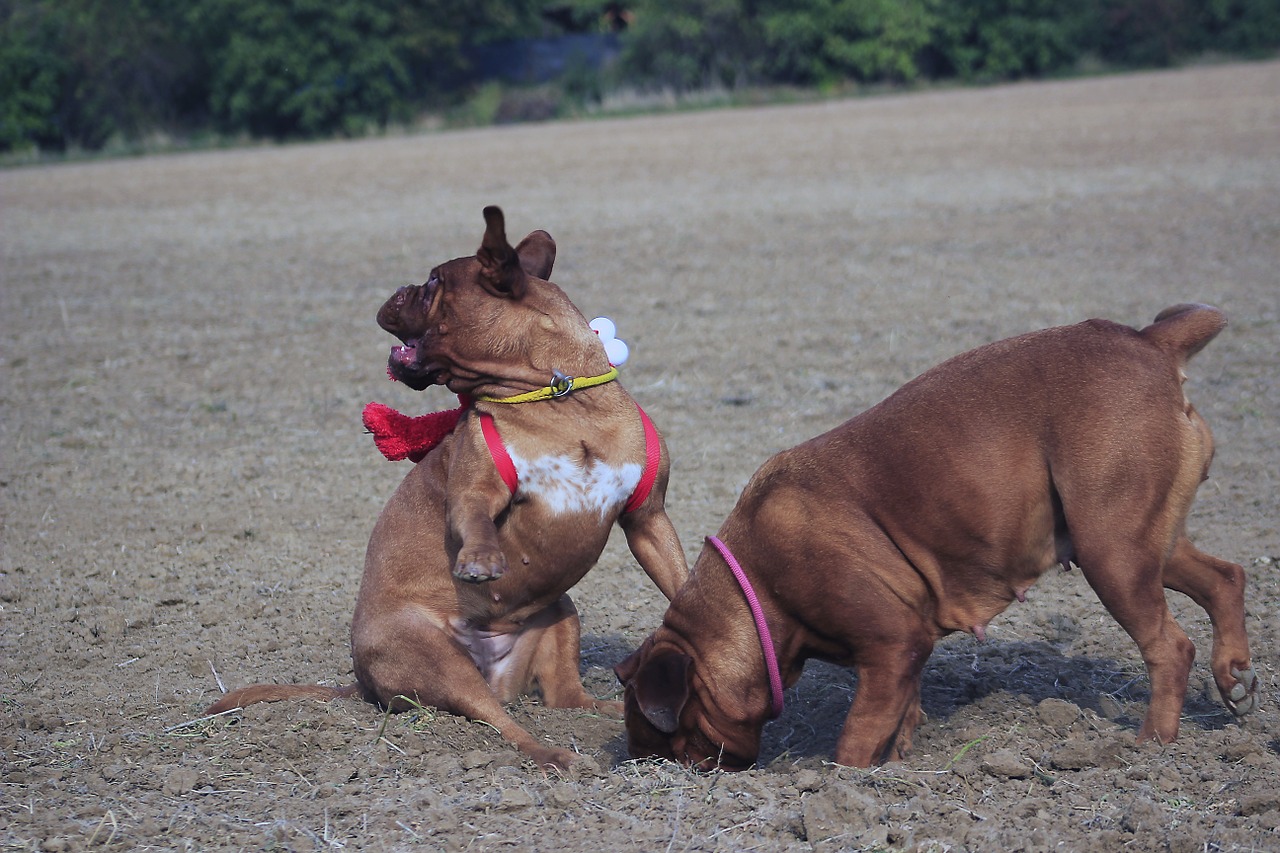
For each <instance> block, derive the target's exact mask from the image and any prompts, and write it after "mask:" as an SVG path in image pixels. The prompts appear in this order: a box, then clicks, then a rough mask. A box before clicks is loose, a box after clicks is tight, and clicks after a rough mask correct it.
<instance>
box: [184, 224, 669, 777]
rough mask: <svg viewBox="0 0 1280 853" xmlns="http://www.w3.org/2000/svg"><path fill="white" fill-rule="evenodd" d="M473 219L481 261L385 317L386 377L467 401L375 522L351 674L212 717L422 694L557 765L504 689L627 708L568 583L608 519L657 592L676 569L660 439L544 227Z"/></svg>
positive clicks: (439, 278) (242, 695)
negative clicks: (581, 668) (591, 652)
mask: <svg viewBox="0 0 1280 853" xmlns="http://www.w3.org/2000/svg"><path fill="white" fill-rule="evenodd" d="M484 216H485V222H486V224H487V229H486V231H485V235H484V240H483V243H482V245H481V247H480V250H479V251H478V252H477V253H476V255H475V256H474V257H467V258H458V259H456V260H452V261H449V262H447V263H445V264H441V265H440V266H438V267H436V268H435V269H434V270H432V271H431V276H430V278H429V279H428V280H427V282H426V284H423V285H421V286H415V287H403V288H401V289H400V290H399V291H397V292H396V294H395V295H394V296H392V297H391V298H390V299H389V300H388V301H387V302H386V304H385V305H383V306H382V308H381V309H380V310H379V312H378V323H379V325H381V326H382V327H383V328H384V329H386V330H387V331H389V332H391V333H392V334H394V335H396V336H397V337H398V338H399V339H400V340H401V341H402V342H403V345H402V346H398V347H395V348H394V349H393V350H392V353H391V357H390V360H389V363H388V370H389V372H390V373H391V375H392V376H393V377H394V378H397V379H400V380H401V381H404V382H406V383H407V384H409V385H410V386H412V387H414V388H417V389H422V388H425V387H427V386H429V385H433V384H438V385H445V386H447V387H448V388H449V389H450V390H451V391H453V392H455V393H457V394H459V395H465V396H466V398H468V399H469V400H470V401H471V403H470V405H469V406H468V407H467V408H465V409H463V410H462V411H461V412H460V413H459V414H458V421H457V425H456V427H454V429H453V430H452V432H450V433H448V434H447V435H445V436H444V438H443V439H442V440H441V442H440V444H439V445H438V446H436V447H435V448H434V449H433V450H431V451H429V452H427V453H426V455H425V457H424V458H422V460H421V461H420V462H419V463H418V464H416V465H415V466H414V468H413V470H412V471H410V472H409V474H408V476H406V477H405V479H404V481H403V482H402V483H401V484H400V487H399V488H398V489H397V490H396V492H395V494H394V495H393V496H392V497H391V500H390V501H389V502H388V503H387V506H386V508H385V509H384V510H383V511H382V515H381V516H380V517H379V519H378V522H377V524H376V525H375V527H374V529H373V534H372V537H371V538H370V540H369V548H368V551H367V553H366V556H365V568H364V577H363V579H362V581H361V584H360V594H359V598H358V600H357V602H356V609H355V615H354V616H353V617H352V620H351V652H352V658H353V660H354V663H355V674H356V680H357V683H356V684H352V685H349V686H347V687H341V688H331V687H322V686H300V685H299V686H281V685H256V686H253V687H246V688H242V689H240V690H236V691H233V692H231V693H228V694H227V695H225V696H223V697H222V698H221V699H220V700H219V701H218V702H217V703H215V704H214V705H213V706H212V707H211V708H210V709H209V713H219V712H222V711H226V710H230V709H234V708H237V707H243V706H245V705H248V704H250V703H252V702H261V701H273V700H279V699H288V698H297V697H311V698H318V699H332V698H336V697H340V696H361V697H363V698H364V699H365V700H367V701H370V702H376V703H378V704H379V705H382V706H384V707H389V708H392V709H404V708H406V707H409V705H410V704H411V703H420V704H423V705H431V706H434V707H436V708H439V709H442V710H445V711H449V712H452V713H455V714H461V715H464V716H466V717H469V718H471V719H474V720H481V721H483V722H486V723H488V724H489V725H491V726H493V727H494V728H495V729H497V730H498V731H499V732H500V733H501V734H502V735H503V737H505V738H506V739H507V740H509V741H511V742H512V743H513V744H515V745H516V746H517V747H519V748H520V749H521V750H522V751H524V752H525V753H527V754H528V755H529V756H531V757H532V758H533V759H534V760H535V761H536V762H537V763H538V764H540V765H543V766H555V767H566V766H568V764H569V763H570V762H571V761H572V760H573V759H574V757H575V753H573V752H571V751H569V750H566V749H559V748H555V747H550V746H546V745H544V744H542V743H540V742H539V741H538V740H537V739H535V738H534V737H533V736H532V735H530V734H529V733H528V732H527V731H525V730H524V729H523V728H521V727H520V726H519V725H518V724H517V723H516V721H515V720H513V719H512V718H511V717H510V715H508V714H507V712H506V711H505V710H504V709H503V703H504V702H509V701H511V700H513V699H515V698H516V696H517V695H519V694H521V693H525V692H528V691H530V690H532V689H534V688H537V689H538V690H539V691H540V692H541V694H542V698H543V701H544V702H545V703H546V704H547V705H548V706H550V707H553V708H588V709H594V710H600V711H606V712H612V713H614V714H621V703H618V702H606V701H601V700H597V699H595V698H593V697H591V696H590V695H588V694H587V692H586V691H585V690H584V689H583V686H582V681H581V678H580V676H579V673H578V660H579V657H578V656H579V652H578V637H579V633H578V632H579V624H578V615H577V611H576V610H575V609H574V606H573V602H572V601H570V599H569V596H568V595H566V591H567V590H568V589H569V588H570V587H572V586H573V585H574V584H576V583H577V582H578V581H579V580H580V579H581V578H582V576H583V575H585V574H586V572H587V570H588V569H590V568H591V567H592V566H593V565H595V563H596V560H597V559H598V558H599V556H600V553H601V551H602V550H603V549H604V546H605V542H606V540H607V539H608V537H609V532H610V530H611V529H612V527H613V524H614V522H618V524H619V525H620V526H621V527H622V529H623V530H624V531H625V533H626V537H627V543H628V545H629V546H630V548H631V551H632V553H633V554H634V555H635V557H636V559H637V561H639V563H640V565H641V567H642V568H643V569H644V570H645V572H646V573H647V574H648V575H649V577H650V578H652V579H653V581H654V583H656V584H657V585H658V588H659V589H660V590H661V591H662V593H663V594H664V595H666V596H667V598H671V597H672V596H673V595H674V594H675V592H676V590H677V589H679V587H680V585H681V584H682V583H683V582H684V580H685V578H686V577H687V575H688V567H687V565H686V562H685V557H684V551H683V550H682V548H681V547H680V542H679V540H678V538H677V536H676V532H675V528H674V527H673V526H672V524H671V521H670V520H669V519H668V517H667V514H666V510H665V509H664V505H663V501H664V495H665V492H666V485H667V475H668V464H669V460H668V457H667V453H666V448H665V446H664V445H663V444H662V441H661V438H660V437H659V436H658V435H657V432H656V430H654V429H653V427H652V424H650V423H649V422H648V419H647V418H646V417H645V416H644V414H643V412H641V411H640V409H639V407H638V406H637V405H636V402H635V401H634V400H633V399H632V398H631V396H630V395H629V394H627V392H626V391H625V390H623V388H622V385H621V384H620V383H618V382H616V381H613V377H614V376H616V375H617V374H616V370H614V369H613V368H612V367H611V366H610V364H609V360H608V357H607V355H606V352H605V349H604V346H603V345H602V344H601V341H600V338H599V337H597V335H596V334H595V333H594V332H593V331H592V329H591V328H590V327H589V326H588V324H587V321H586V319H585V318H584V317H583V316H582V315H581V314H580V313H579V312H578V310H577V309H576V308H575V307H574V306H573V303H571V302H570V301H569V299H568V297H567V296H565V294H564V292H563V291H561V290H560V288H559V287H557V286H556V285H554V284H552V283H551V282H549V281H546V278H547V277H548V276H549V275H550V274H551V266H552V264H553V262H554V260H555V243H554V242H553V241H552V240H551V237H550V236H549V235H548V234H546V233H545V232H543V231H535V232H534V233H532V234H530V235H529V236H528V237H526V238H525V239H524V240H523V241H522V242H521V243H520V245H519V246H517V247H516V248H515V249H512V248H511V246H510V245H508V243H507V238H506V235H505V230H504V222H503V216H502V211H501V210H499V209H498V208H496V207H489V208H486V209H485V211H484ZM574 377H577V378H574Z"/></svg>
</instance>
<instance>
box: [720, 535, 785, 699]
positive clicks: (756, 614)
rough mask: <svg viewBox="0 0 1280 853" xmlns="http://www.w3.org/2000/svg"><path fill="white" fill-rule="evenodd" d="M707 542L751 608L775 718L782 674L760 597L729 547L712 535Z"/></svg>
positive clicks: (780, 697) (780, 696)
mask: <svg viewBox="0 0 1280 853" xmlns="http://www.w3.org/2000/svg"><path fill="white" fill-rule="evenodd" d="M707 542H708V543H710V544H711V546H712V547H713V548H715V549H716V550H717V551H719V552H720V556H721V557H724V561H725V562H726V563H727V564H728V565H729V571H731V572H733V576H734V578H736V579H737V581H738V586H740V587H742V594H743V595H744V596H746V598H747V606H748V607H750V608H751V618H753V619H755V621H756V633H757V634H759V635H760V651H762V652H764V668H765V670H766V671H767V672H768V673H769V691H770V693H771V695H772V698H773V707H772V711H773V715H772V717H770V719H776V718H777V717H778V716H780V715H781V714H782V675H781V673H779V672H778V654H777V652H775V651H774V648H773V636H772V635H771V634H770V633H769V623H768V622H766V621H765V619H764V610H763V609H762V608H761V607H760V599H758V598H756V591H755V590H754V589H752V588H751V581H749V580H747V574H746V572H744V571H743V570H742V566H740V565H738V560H737V559H736V558H735V557H734V556H733V553H732V552H731V551H730V550H729V547H728V546H727V545H725V544H724V543H723V542H721V541H720V540H719V539H717V538H716V537H714V536H708V537H707Z"/></svg>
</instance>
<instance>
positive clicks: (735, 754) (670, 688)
mask: <svg viewBox="0 0 1280 853" xmlns="http://www.w3.org/2000/svg"><path fill="white" fill-rule="evenodd" d="M661 634H662V629H659V632H658V633H656V634H654V635H652V636H650V637H648V638H647V639H646V640H645V641H644V642H643V643H642V644H641V645H640V648H639V649H637V650H636V651H635V652H634V653H633V654H632V655H631V656H630V657H628V658H627V659H626V660H624V661H623V662H622V663H620V664H618V665H617V667H615V668H614V672H615V673H616V674H617V676H618V680H619V681H621V682H622V685H623V688H624V690H625V693H624V698H623V715H624V719H625V723H626V729H627V750H628V751H629V752H630V753H631V757H632V758H666V759H668V760H671V761H675V762H677V763H680V764H683V765H685V766H687V767H692V768H694V769H697V770H716V769H719V770H746V769H747V768H749V767H751V766H752V765H753V764H755V761H756V757H757V756H758V755H759V754H760V732H761V729H762V728H763V720H761V721H757V722H752V721H750V720H749V719H732V718H730V717H729V716H728V714H726V711H730V709H726V708H718V707H717V705H716V703H715V702H714V700H707V699H704V696H703V694H704V693H705V692H706V690H707V687H706V685H704V684H703V683H702V682H701V680H700V679H699V678H698V675H697V672H696V665H695V663H694V659H693V658H692V657H691V656H689V655H687V654H685V653H684V652H682V651H680V649H679V648H678V647H677V646H675V645H674V644H673V643H671V642H670V641H667V640H664V639H661V638H660V635H661Z"/></svg>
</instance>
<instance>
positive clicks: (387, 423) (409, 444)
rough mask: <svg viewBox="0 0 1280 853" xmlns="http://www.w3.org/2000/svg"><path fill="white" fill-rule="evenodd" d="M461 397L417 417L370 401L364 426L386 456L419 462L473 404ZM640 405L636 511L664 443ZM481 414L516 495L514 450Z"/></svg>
mask: <svg viewBox="0 0 1280 853" xmlns="http://www.w3.org/2000/svg"><path fill="white" fill-rule="evenodd" d="M459 399H460V402H461V403H462V406H461V407H459V408H457V409H449V410H447V411H443V412H432V413H431V414H427V415H420V416H418V417H416V418H415V417H409V416H407V415H402V414H400V413H399V412H397V411H396V410H394V409H391V408H389V407H387V406H384V405H382V404H381V403H370V404H368V405H367V406H365V409H364V414H363V420H364V426H365V429H366V430H368V431H369V432H370V433H372V434H373V440H374V443H375V444H376V445H377V447H378V450H380V451H381V452H382V455H383V456H385V457H387V458H388V459H390V460H392V461H393V462H394V461H398V460H400V459H409V460H411V461H413V462H419V461H421V460H422V458H423V457H424V456H426V455H427V453H428V451H430V450H431V448H433V447H435V446H436V445H437V444H439V443H440V441H441V440H442V439H443V438H444V437H445V436H446V435H448V434H449V433H451V432H453V430H454V428H455V427H456V426H457V425H458V420H459V418H461V417H462V414H463V412H465V411H466V410H467V409H468V408H469V407H470V406H471V400H470V399H467V398H459ZM636 409H637V411H639V412H640V421H641V423H643V424H644V456H645V461H644V472H643V473H642V474H641V475H640V482H639V483H637V484H636V490H635V491H634V492H632V493H631V497H630V498H628V499H627V503H626V506H624V507H623V509H622V511H623V512H634V511H635V510H637V509H639V508H640V505H641V504H643V503H644V502H645V499H646V498H648V497H649V492H651V491H652V490H653V484H654V481H656V480H657V479H658V466H659V465H660V464H661V462H662V443H661V441H660V440H659V438H658V430H657V428H656V427H654V425H653V421H651V420H649V416H648V415H647V414H645V411H644V409H642V408H640V404H639V403H637V404H636ZM479 418H480V430H481V432H482V433H483V434H484V440H485V444H487V445H488V446H489V455H490V456H492V457H493V464H494V466H495V467H496V468H497V469H498V475H499V476H500V477H502V482H504V483H506V484H507V488H508V489H509V490H510V491H511V494H513V495H514V494H515V493H516V487H517V486H519V484H520V477H519V475H518V474H517V473H516V466H515V463H513V462H512V461H511V454H510V453H508V452H507V448H506V445H504V444H503V443H502V436H501V435H499V434H498V426H497V424H495V423H494V422H493V416H492V415H488V414H485V413H484V412H481V413H480V414H479Z"/></svg>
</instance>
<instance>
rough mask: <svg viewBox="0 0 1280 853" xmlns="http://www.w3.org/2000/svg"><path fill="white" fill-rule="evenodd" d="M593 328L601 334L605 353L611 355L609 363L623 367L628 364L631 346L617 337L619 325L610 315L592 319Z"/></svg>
mask: <svg viewBox="0 0 1280 853" xmlns="http://www.w3.org/2000/svg"><path fill="white" fill-rule="evenodd" d="M590 325H591V328H592V330H593V331H594V332H595V333H596V334H597V335H599V336H600V343H602V344H604V351H605V354H606V355H608V356H609V363H610V364H611V365H613V366H614V367H621V366H622V365H624V364H626V362H627V356H629V355H630V354H631V349H630V347H628V346H627V344H626V341H623V340H621V339H620V338H618V337H616V335H617V334H618V327H617V325H616V324H615V323H614V322H613V321H612V320H610V319H609V318H608V317H597V318H595V319H594V320H592V321H591V324H590Z"/></svg>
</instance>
